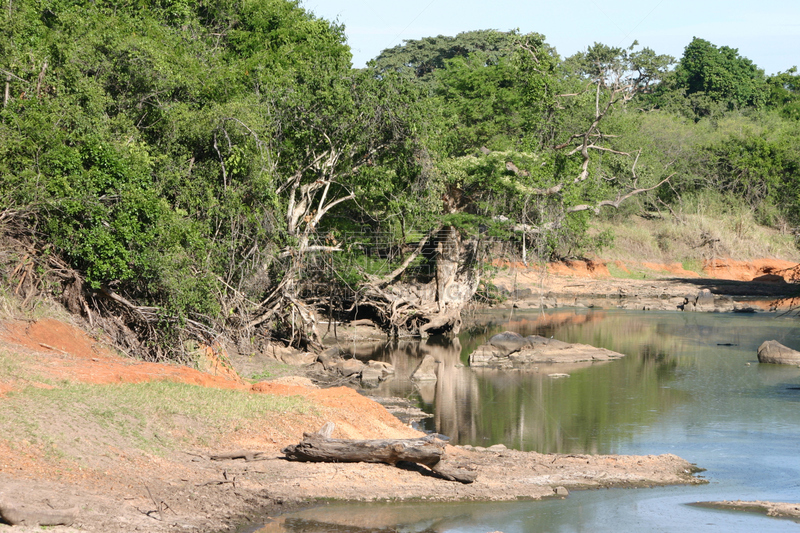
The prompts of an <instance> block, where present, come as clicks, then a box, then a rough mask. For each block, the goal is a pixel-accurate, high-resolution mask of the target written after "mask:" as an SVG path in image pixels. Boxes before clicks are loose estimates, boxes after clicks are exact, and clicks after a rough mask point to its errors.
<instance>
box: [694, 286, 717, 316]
mask: <svg viewBox="0 0 800 533" xmlns="http://www.w3.org/2000/svg"><path fill="white" fill-rule="evenodd" d="M713 310H714V295H713V294H711V291H710V290H708V289H703V290H701V291H700V292H698V293H697V298H696V299H695V311H713Z"/></svg>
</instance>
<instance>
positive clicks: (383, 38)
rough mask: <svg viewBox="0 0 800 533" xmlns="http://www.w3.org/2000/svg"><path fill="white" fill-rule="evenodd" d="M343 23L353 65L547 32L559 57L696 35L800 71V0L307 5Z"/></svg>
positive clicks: (656, 45) (669, 43)
mask: <svg viewBox="0 0 800 533" xmlns="http://www.w3.org/2000/svg"><path fill="white" fill-rule="evenodd" d="M301 5H302V6H303V7H304V8H306V9H307V10H309V11H312V12H313V13H314V14H315V15H317V16H319V17H322V18H325V19H328V20H338V21H339V22H341V23H343V24H344V25H345V31H346V33H347V36H348V44H349V45H350V47H351V49H352V51H353V66H355V67H363V66H364V65H365V64H366V62H367V61H368V60H369V59H372V58H373V57H375V56H377V55H378V54H379V53H380V52H381V50H383V49H385V48H390V47H392V46H395V45H398V44H401V43H402V42H403V40H406V39H419V38H421V37H429V36H436V35H456V34H457V33H460V32H462V31H469V30H481V29H496V30H511V29H515V28H518V29H519V30H520V31H521V32H523V33H527V32H538V33H541V34H544V35H545V37H546V40H547V42H548V43H549V44H551V45H553V46H555V47H556V49H557V50H558V52H559V53H560V54H561V55H562V56H569V55H572V54H574V53H575V52H578V51H581V50H584V49H585V48H586V47H587V46H589V45H591V44H592V43H594V42H602V43H604V44H607V45H610V46H629V45H630V44H631V43H632V42H633V41H634V39H635V40H638V41H639V43H640V44H641V45H642V46H648V47H650V48H652V49H653V50H655V51H656V52H657V53H659V54H669V55H672V56H675V57H676V58H680V56H681V55H683V49H684V47H685V46H686V45H687V44H689V42H691V40H692V38H693V37H700V38H702V39H706V40H708V41H711V42H712V43H714V44H715V45H717V46H723V45H725V46H730V47H732V48H737V49H738V50H739V54H741V55H742V56H744V57H747V58H749V59H750V60H752V61H753V62H754V63H755V64H756V65H758V66H759V67H760V68H762V69H764V71H765V72H766V73H767V74H775V73H777V72H782V71H784V70H787V69H789V68H790V67H792V66H795V65H797V66H800V1H798V0H769V1H764V0H762V1H761V2H753V1H752V0H750V1H742V0H727V1H718V0H694V1H690V0H638V1H633V0H551V1H548V2H543V1H540V0H528V1H524V0H507V1H502V0H501V1H497V2H490V1H485V0H484V1H480V2H479V1H477V0H304V1H303V2H301Z"/></svg>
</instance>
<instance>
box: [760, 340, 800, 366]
mask: <svg viewBox="0 0 800 533" xmlns="http://www.w3.org/2000/svg"><path fill="white" fill-rule="evenodd" d="M758 362H759V363H772V364H776V365H800V352H798V351H797V350H792V349H791V348H788V347H786V346H784V345H783V344H781V343H779V342H778V341H764V342H763V343H762V344H761V346H759V347H758Z"/></svg>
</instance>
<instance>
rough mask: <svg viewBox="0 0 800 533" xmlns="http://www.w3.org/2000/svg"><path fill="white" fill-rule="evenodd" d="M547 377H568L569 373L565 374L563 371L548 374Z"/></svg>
mask: <svg viewBox="0 0 800 533" xmlns="http://www.w3.org/2000/svg"><path fill="white" fill-rule="evenodd" d="M547 377H548V378H568V377H569V374H563V373H555V374H547Z"/></svg>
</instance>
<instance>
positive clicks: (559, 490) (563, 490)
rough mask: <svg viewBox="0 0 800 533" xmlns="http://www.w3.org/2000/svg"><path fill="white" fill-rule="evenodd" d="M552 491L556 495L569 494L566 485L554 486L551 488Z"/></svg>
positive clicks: (563, 495)
mask: <svg viewBox="0 0 800 533" xmlns="http://www.w3.org/2000/svg"><path fill="white" fill-rule="evenodd" d="M553 492H555V493H556V496H561V497H566V496H569V491H568V490H567V487H556V488H554V489H553Z"/></svg>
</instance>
